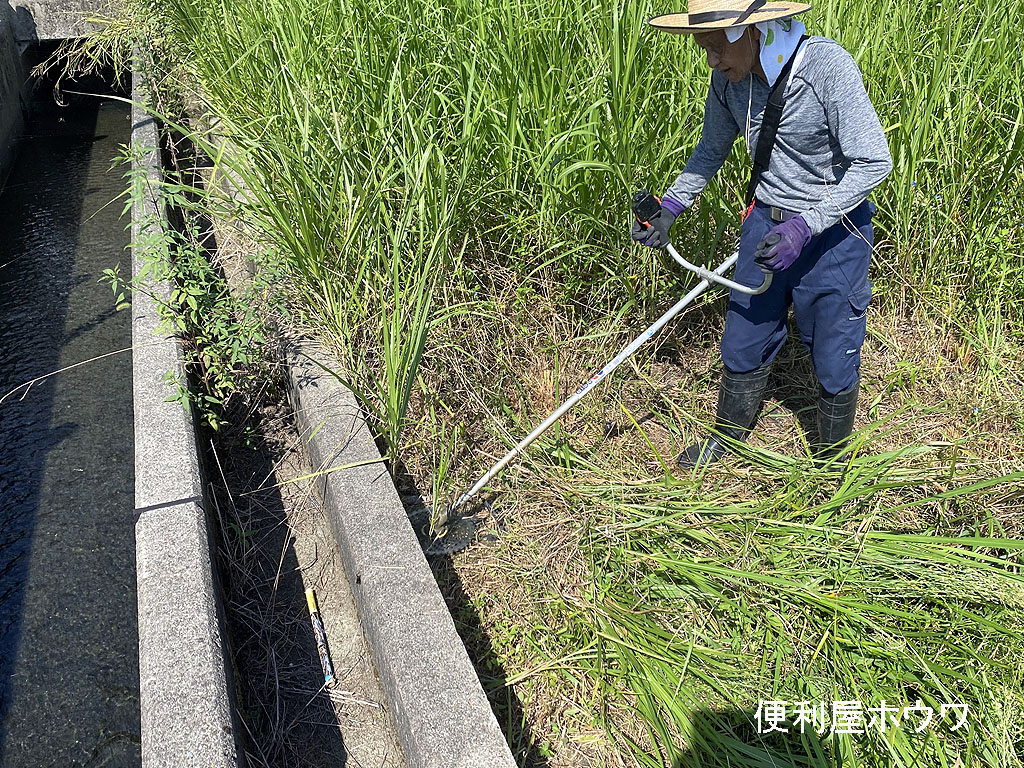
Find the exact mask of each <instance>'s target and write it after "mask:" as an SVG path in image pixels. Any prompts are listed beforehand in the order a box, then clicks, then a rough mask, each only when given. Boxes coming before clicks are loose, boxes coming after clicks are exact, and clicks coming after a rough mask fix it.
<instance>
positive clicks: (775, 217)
mask: <svg viewBox="0 0 1024 768" xmlns="http://www.w3.org/2000/svg"><path fill="white" fill-rule="evenodd" d="M771 214H772V221H780V222H781V221H789V220H790V219H792V218H793V217H794V216H796V211H787V210H786V209H785V208H776V207H775V206H774V205H773V206H771Z"/></svg>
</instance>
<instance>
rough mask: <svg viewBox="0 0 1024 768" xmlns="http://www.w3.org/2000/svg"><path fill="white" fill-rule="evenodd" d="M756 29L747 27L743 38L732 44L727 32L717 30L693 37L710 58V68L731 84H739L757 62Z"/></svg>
mask: <svg viewBox="0 0 1024 768" xmlns="http://www.w3.org/2000/svg"><path fill="white" fill-rule="evenodd" d="M756 34H757V29H756V28H755V27H747V30H746V32H744V33H743V37H741V38H740V39H739V40H737V41H736V42H735V43H730V42H729V41H728V40H727V39H726V37H725V32H723V31H722V30H720V29H716V30H714V31H713V32H700V33H698V34H696V35H694V36H693V39H694V40H696V41H697V45H699V46H700V47H701V48H702V49H704V52H705V53H706V54H707V57H708V66H709V67H711V68H712V69H717V70H718V71H719V72H721V73H722V74H723V75H725V76H726V77H727V78H728V79H729V82H732V83H738V82H739V81H740V80H742V79H743V78H744V77H746V76H747V75H748V74H749V73H750V70H751V69H752V68H753V67H754V62H755V61H756V60H757V59H756V56H757V50H758V47H757V39H756V37H755V35H756Z"/></svg>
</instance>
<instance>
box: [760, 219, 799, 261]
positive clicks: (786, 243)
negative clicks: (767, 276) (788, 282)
mask: <svg viewBox="0 0 1024 768" xmlns="http://www.w3.org/2000/svg"><path fill="white" fill-rule="evenodd" d="M809 242H811V228H810V227H808V226H807V222H806V221H804V219H803V216H794V217H793V218H792V219H790V220H789V221H784V222H782V223H781V224H779V225H778V226H775V227H772V228H771V230H770V231H769V232H768V234H767V235H765V237H764V240H762V241H761V242H760V243H758V244H757V250H756V251H755V253H754V261H756V262H757V263H758V264H760V265H761V266H764V267H768V269H770V270H772V272H781V271H782V270H784V269H789V268H790V267H791V266H793V262H795V261H796V260H797V259H798V258H799V257H800V252H801V251H803V249H804V246H805V245H807V244H808V243H809Z"/></svg>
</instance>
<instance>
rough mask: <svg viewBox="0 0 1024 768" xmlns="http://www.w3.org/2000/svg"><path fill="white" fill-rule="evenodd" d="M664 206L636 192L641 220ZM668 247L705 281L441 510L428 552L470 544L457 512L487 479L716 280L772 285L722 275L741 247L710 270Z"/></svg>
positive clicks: (468, 529) (468, 526)
mask: <svg viewBox="0 0 1024 768" xmlns="http://www.w3.org/2000/svg"><path fill="white" fill-rule="evenodd" d="M660 210H661V202H660V201H659V200H658V198H656V197H655V196H654V195H652V194H651V193H650V192H648V191H647V190H643V189H642V190H639V191H638V192H637V193H636V194H635V195H634V196H633V214H634V215H635V216H636V217H637V220H639V221H640V222H641V223H644V224H646V223H647V222H648V221H649V220H650V219H651V218H653V217H654V216H655V215H656V214H657V213H658V212H659V211H660ZM666 250H667V251H668V252H669V255H671V256H672V258H673V259H674V260H675V261H676V262H677V263H678V264H679V265H680V266H682V267H684V268H685V269H687V270H689V271H690V272H693V273H694V274H696V275H697V276H698V277H700V278H701V281H700V282H699V283H698V284H697V285H696V286H694V288H693V289H692V290H691V291H690V292H689V293H687V294H686V295H685V296H684V297H683V298H682V299H680V300H679V301H677V302H676V303H675V304H674V305H673V306H672V308H671V309H669V311H668V312H666V313H665V314H664V315H662V316H661V317H659V318H658V319H657V320H656V321H655V322H654V323H653V324H652V325H651V326H650V327H649V328H648V329H647V330H645V331H644V332H643V333H641V334H640V335H639V336H637V337H636V338H635V339H634V340H633V341H631V342H630V343H629V344H628V345H627V346H626V347H625V349H623V350H622V351H621V352H619V354H617V355H616V356H615V357H614V358H612V359H611V360H610V361H609V362H608V363H607V364H606V365H605V366H604V367H603V368H601V369H600V370H599V371H598V372H597V373H595V374H594V375H593V376H591V377H590V379H589V380H588V381H587V382H585V383H584V384H583V385H582V386H581V387H580V388H579V389H577V390H576V392H575V393H573V395H572V397H570V398H569V399H568V400H566V401H565V402H564V403H562V405H560V406H559V407H558V408H557V409H555V411H554V412H553V413H552V414H551V415H550V416H548V417H547V418H546V419H544V421H542V422H541V423H540V424H539V425H537V428H536V429H534V430H533V432H531V433H530V434H528V435H527V436H526V437H524V438H523V439H522V440H521V441H519V444H518V445H516V446H515V448H513V449H512V450H510V451H509V452H508V453H506V454H505V455H504V456H502V457H501V459H499V460H498V461H497V462H496V463H495V464H494V466H492V467H491V468H490V469H488V470H487V471H486V472H485V473H484V474H483V475H482V476H481V477H480V479H479V480H477V481H476V482H475V483H474V484H473V486H472V487H471V488H470V489H469V490H468V491H466V492H465V493H463V494H462V495H461V496H459V498H458V499H456V500H455V503H454V504H452V505H451V506H450V507H449V508H448V509H447V510H446V511H445V512H443V513H442V514H441V516H440V517H439V519H438V529H439V530H440V532H441V533H440V535H438V536H437V537H436V538H434V539H433V540H432V541H431V542H430V543H429V544H428V545H427V546H426V547H425V548H424V550H425V551H426V553H427V554H428V555H442V554H453V553H455V552H459V551H461V550H463V549H465V548H466V547H468V546H469V544H470V543H471V542H472V540H473V536H474V535H475V533H476V521H475V520H474V519H472V518H470V517H460V516H454V515H453V513H454V512H455V511H456V510H458V509H459V508H460V507H462V506H463V505H464V504H465V503H466V502H467V501H469V500H470V499H471V498H473V497H474V496H475V495H476V494H477V493H479V492H480V490H481V489H482V488H483V487H484V486H485V485H487V483H489V482H490V481H491V480H492V479H494V477H495V476H496V475H497V474H498V473H499V472H501V470H502V469H504V468H505V466H506V465H507V464H508V463H509V462H510V461H512V459H514V458H515V457H516V456H518V455H519V454H521V453H522V452H523V451H525V450H526V449H527V448H528V447H529V446H530V445H531V444H532V443H533V441H534V440H536V439H537V438H538V437H540V436H541V435H543V434H544V433H545V432H547V430H548V429H549V428H550V427H551V425H553V424H554V423H555V422H556V421H558V420H559V419H560V418H561V417H562V415H563V414H564V413H565V412H566V411H568V410H569V409H570V408H572V407H573V406H574V405H576V403H578V402H579V401H580V400H582V399H583V398H584V397H585V396H586V395H587V393H588V392H590V391H591V390H592V389H594V387H596V386H597V385H598V384H600V383H601V382H602V381H603V380H604V379H605V378H607V377H608V375H609V374H610V373H611V372H612V371H614V370H615V369H616V368H618V367H619V366H620V365H621V364H622V363H623V362H625V361H626V360H627V359H628V358H629V357H630V356H631V355H632V354H633V353H634V352H636V350H637V349H639V348H640V347H641V346H643V344H644V343H645V342H647V341H649V340H650V339H652V338H654V336H655V335H656V334H657V333H658V331H660V330H661V329H662V328H664V327H665V326H666V325H667V324H668V323H669V321H671V320H672V318H674V317H675V316H676V315H678V314H679V313H680V312H681V311H682V310H683V309H684V308H685V307H686V306H687V305H689V304H691V303H692V302H693V301H694V299H696V298H697V297H698V296H700V295H701V294H702V293H704V292H705V291H706V290H707V289H708V288H709V287H711V284H712V283H717V284H718V285H724V286H726V287H728V288H731V289H733V290H735V291H739V292H740V293H746V294H750V295H756V294H759V293H764V292H765V291H766V290H768V287H769V286H770V285H771V282H772V273H771V271H770V270H768V269H767V268H766V267H762V272H763V273H764V281H763V282H762V283H761V285H759V286H758V287H756V288H753V287H750V286H747V285H743V284H741V283H737V282H735V281H733V280H729V279H728V278H725V277H722V275H723V274H724V273H725V272H726V271H727V270H728V269H729V268H730V267H731V266H732V265H733V264H735V263H736V259H737V258H739V252H738V251H737V252H735V253H733V255H732V256H730V257H729V258H727V259H726V260H725V261H723V262H722V263H721V264H720V265H719V266H718V267H717V268H715V269H714V270H707V269H704V268H703V267H699V266H697V265H696V264H691V263H690V262H689V261H687V260H686V259H684V258H683V257H682V256H680V255H679V253H678V252H677V251H676V249H675V248H674V247H673V246H672V244H671V243H669V244H668V245H667V246H666Z"/></svg>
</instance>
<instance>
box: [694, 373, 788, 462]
mask: <svg viewBox="0 0 1024 768" xmlns="http://www.w3.org/2000/svg"><path fill="white" fill-rule="evenodd" d="M771 369H772V366H771V363H769V364H768V365H765V366H763V367H761V368H756V369H754V370H753V371H751V372H750V373H733V372H732V371H730V370H729V369H728V368H723V369H722V383H721V385H720V386H719V389H718V414H717V415H716V416H715V434H712V435H711V437H709V438H708V439H706V440H702V441H701V442H699V443H696V444H694V445H691V446H690V447H689V448H687V449H686V450H685V451H683V452H682V453H681V454H679V456H678V458H676V463H677V464H678V465H679V466H681V467H685V468H690V467H699V466H703V465H705V464H711V463H712V462H715V461H718V460H719V459H720V458H722V457H723V456H724V455H725V454H726V452H727V451H728V450H729V449H728V446H727V445H726V443H725V441H723V440H722V438H721V435H724V436H725V437H727V438H731V439H732V440H736V441H738V442H742V441H744V440H746V439H747V435H749V434H750V430H751V429H753V427H754V420H755V419H756V418H757V412H758V410H759V409H760V408H761V402H762V401H763V400H764V392H765V389H767V387H768V374H769V373H770V372H771Z"/></svg>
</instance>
